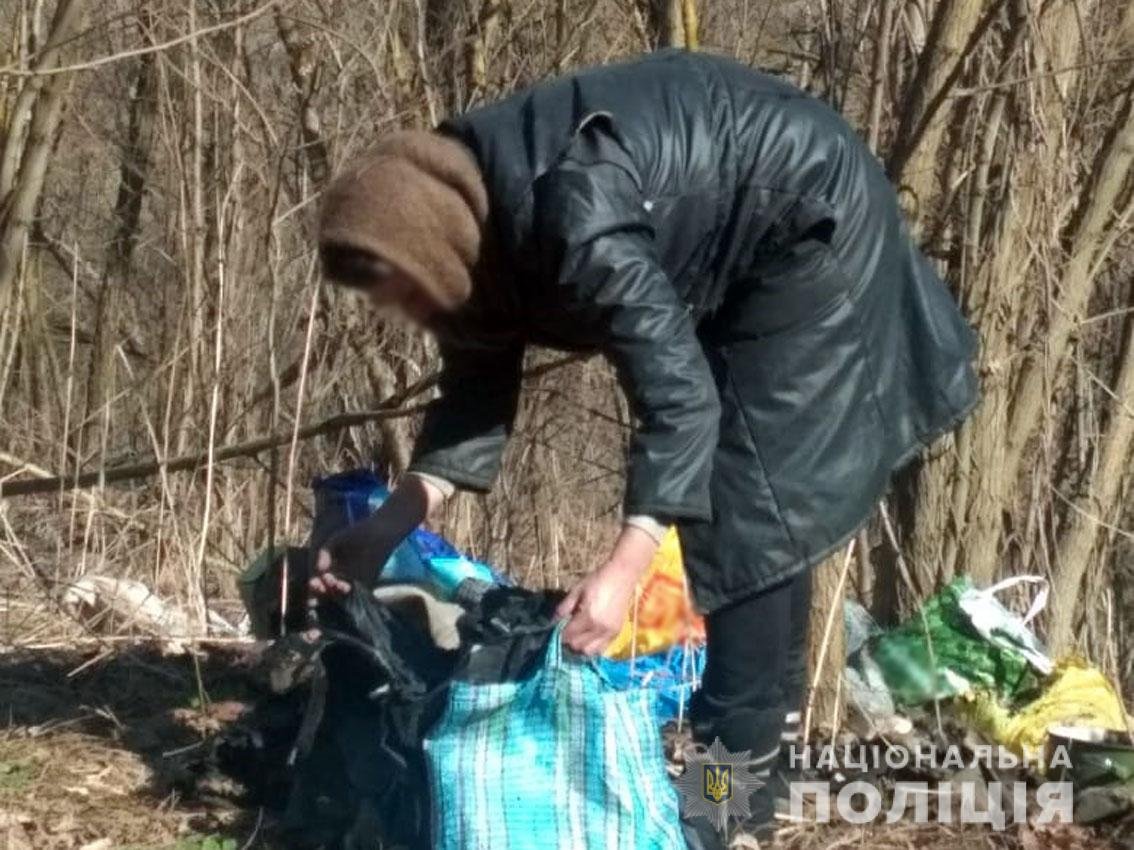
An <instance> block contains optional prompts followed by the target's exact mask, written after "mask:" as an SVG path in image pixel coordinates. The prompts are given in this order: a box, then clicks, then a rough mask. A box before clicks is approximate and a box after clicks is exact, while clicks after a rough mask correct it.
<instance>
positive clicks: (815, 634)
mask: <svg viewBox="0 0 1134 850" xmlns="http://www.w3.org/2000/svg"><path fill="white" fill-rule="evenodd" d="M856 548H857V547H856V545H855V543H853V542H852V543H851V544H850V545H849V546H847V547H846V548H845V549H843V550H840V551H839V552H837V553H835V554H833V555H832V556H831V557H829V558H828V559H827V560H826V561H824V562H823V563H822V564H820V565H819V566H817V567H816V568H815V569H814V570H813V571H812V575H811V626H810V630H809V631H810V634H809V636H808V641H807V659H808V665H807V669H808V679H809V683H810V687H809V688H808V693H807V705H806V708H805V710H804V712H803V729H804V736H805V737H807V738H809V737H810V734H811V731H812V730H817V729H828V730H830V731H832V732H835V731H837V730H838V729H839V727H840V726H841V725H842V722H843V712H844V709H845V700H844V698H843V692H842V678H843V668H844V667H845V666H846V636H845V631H844V628H843V602H844V600H845V599H846V589H847V581H848V578H849V575H850V567H851V562H852V560H853V556H854V552H855V549H856Z"/></svg>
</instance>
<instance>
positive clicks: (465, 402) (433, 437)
mask: <svg viewBox="0 0 1134 850" xmlns="http://www.w3.org/2000/svg"><path fill="white" fill-rule="evenodd" d="M440 348H441V380H440V384H439V386H440V390H441V394H440V396H439V397H438V398H437V399H435V400H434V401H432V402H431V403H430V404H429V407H428V408H427V409H426V412H425V419H424V422H423V423H422V428H421V433H420V434H419V435H418V438H417V442H416V443H415V445H414V451H413V458H412V460H411V462H410V467H409V470H408V471H409V472H419V473H424V474H426V475H433V476H437V477H438V478H443V479H445V480H446V481H450V482H452V483H453V484H455V485H457V486H459V487H464V488H466V489H469V490H478V491H486V490H488V489H489V488H490V487H491V486H492V482H493V481H494V480H495V478H496V475H497V473H498V472H499V471H500V458H501V455H502V454H503V452H504V446H505V444H506V443H507V441H508V436H509V435H510V434H511V432H512V421H513V420H514V419H515V416H516V405H517V402H518V400H519V394H520V380H521V374H522V367H523V356H524V349H523V344H522V342H519V341H514V342H506V343H504V342H502V343H496V344H486V345H482V346H462V345H457V344H455V343H452V342H445V341H442V342H441V343H440Z"/></svg>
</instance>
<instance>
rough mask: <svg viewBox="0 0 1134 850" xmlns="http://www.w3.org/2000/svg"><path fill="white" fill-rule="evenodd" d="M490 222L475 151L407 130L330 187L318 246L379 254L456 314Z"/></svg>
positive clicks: (433, 135) (466, 294) (385, 141)
mask: <svg viewBox="0 0 1134 850" xmlns="http://www.w3.org/2000/svg"><path fill="white" fill-rule="evenodd" d="M487 217H488V192H487V189H486V188H485V185H484V179H483V178H482V177H481V174H480V169H479V168H477V165H476V162H475V161H474V160H473V158H472V155H471V153H470V152H469V151H468V150H467V149H465V148H464V146H462V145H461V143H460V142H457V141H455V140H453V139H450V138H447V137H445V136H442V135H440V134H439V133H433V132H429V131H425V130H406V131H402V132H398V133H394V134H393V135H391V136H388V137H387V138H385V139H383V140H382V142H380V143H379V144H378V145H377V146H376V147H374V148H373V149H371V150H370V151H368V152H367V153H366V154H364V155H362V156H361V157H359V158H358V159H357V160H356V161H355V162H354V163H352V164H351V165H350V166H349V167H347V168H346V169H344V170H343V171H342V172H341V173H340V174H338V175H337V176H336V177H335V179H334V180H332V181H331V184H330V186H328V187H327V190H326V191H325V192H324V194H323V204H322V210H321V213H320V216H319V247H320V249H321V250H325V249H326V248H327V247H329V246H335V247H342V248H355V249H360V250H364V251H369V252H371V253H373V254H376V255H377V256H379V257H381V258H382V259H383V260H385V261H386V262H388V263H390V264H391V265H394V266H396V267H397V268H398V269H400V270H401V271H402V272H404V273H405V274H406V275H408V276H409V277H410V278H411V279H412V280H413V281H414V282H416V283H417V284H418V285H419V286H420V287H421V288H422V290H424V291H425V292H426V293H427V294H428V295H430V296H431V297H432V298H433V299H434V300H436V301H437V303H438V304H440V305H441V306H442V307H445V308H449V309H452V308H453V307H456V306H458V305H460V304H461V303H463V302H464V301H466V300H467V299H468V297H469V294H470V292H471V291H472V269H473V267H474V266H475V265H476V263H477V260H478V259H479V256H480V250H481V242H482V240H483V233H484V223H485V220H486V218H487Z"/></svg>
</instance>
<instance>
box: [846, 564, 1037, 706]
mask: <svg viewBox="0 0 1134 850" xmlns="http://www.w3.org/2000/svg"><path fill="white" fill-rule="evenodd" d="M974 593H980V591H978V590H977V589H976V588H975V587H974V586H973V584H972V582H971V581H969V579H968V578H966V577H964V576H962V577H959V578H956V579H954V580H953V581H952V582H950V583H949V584H948V585H947V586H946V587H945V588H943V589H942V590H941V592H940V593H938V594H937V595H936V596H933V597H932V598H931V599H929V601H928V602H926V603H925V605H923V606H922V608H921V610H920V611H919V612H918V613H917V614H915V615H914V616H913V617H911V618H910V619H909V620H907V621H906V622H904V623H902V624H901V625H900V626H898V627H897V628H894V629H891V630H890V631H888V632H885V633H883V634H881V635H878V636H877V637H875V638H873V639H872V640H871V642H870V644H869V645H868V651H869V653H870V656H871V658H873V659H874V661H875V662H876V663H877V664H878V666H879V667H880V668H881V670H882V674H883V676H884V678H885V680H886V685H887V687H888V688H889V689H890V692H891V693H892V694H893V696H894V700H895V702H897V703H898V704H900V705H906V706H914V705H922V704H924V703H927V702H932V701H933V700H935V699H947V698H949V697H954V696H958V695H960V694H963V693H969V692H973V691H984V692H988V693H991V694H995V695H996V696H997V697H998V698H999V699H1000V700H1002V701H1004V702H1005V703H1006V704H1009V705H1011V704H1014V703H1017V702H1019V701H1020V700H1022V699H1024V698H1026V697H1027V696H1028V695H1030V694H1032V693H1034V692H1035V691H1036V690H1037V688H1038V687H1039V684H1040V680H1039V677H1038V676H1037V675H1036V671H1035V670H1034V669H1033V667H1032V665H1031V664H1030V663H1029V661H1028V659H1027V658H1026V657H1025V653H1024V652H1023V651H1019V650H1017V649H1014V648H1012V646H1011V645H1010V642H1009V641H1008V640H1006V639H1002V638H999V637H998V639H997V640H995V641H993V640H989V639H988V638H986V637H985V636H982V635H981V634H980V632H978V631H977V630H976V629H975V628H974V627H973V623H972V619H971V617H970V615H969V613H968V612H967V611H966V610H965V607H964V605H963V603H964V600H965V599H966V597H967V596H968V595H970V594H974ZM1004 616H1005V618H1013V617H1015V615H1013V614H1011V613H1010V612H1008V611H1006V610H1005V612H1004ZM1016 619H1018V618H1016ZM1010 625H1012V626H1014V627H1015V628H1013V629H1006V630H1005V632H1006V633H1011V634H1021V633H1026V627H1024V626H1023V625H1022V623H1018V622H1017V623H1011V624H1010ZM1021 630H1023V631H1022V632H1021ZM1025 640H1026V638H1025ZM1033 646H1034V638H1033V643H1030V644H1028V645H1027V646H1025V645H1024V644H1023V643H1021V649H1027V650H1032V648H1033Z"/></svg>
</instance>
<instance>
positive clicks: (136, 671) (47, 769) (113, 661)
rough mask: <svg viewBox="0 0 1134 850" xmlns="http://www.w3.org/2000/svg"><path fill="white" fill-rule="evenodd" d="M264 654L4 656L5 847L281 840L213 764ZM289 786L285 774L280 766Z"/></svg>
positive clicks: (879, 842) (1046, 834)
mask: <svg viewBox="0 0 1134 850" xmlns="http://www.w3.org/2000/svg"><path fill="white" fill-rule="evenodd" d="M255 661H256V657H255V653H254V652H252V651H250V649H249V648H248V647H247V646H239V647H237V646H223V645H214V646H209V647H208V648H207V649H194V651H192V652H185V651H183V652H181V653H180V654H169V653H167V652H163V650H162V649H161V648H160V647H158V646H156V645H153V644H150V645H121V644H107V645H103V646H102V647H100V648H90V649H82V650H76V649H62V648H61V649H54V648H44V649H38V650H26V649H25V650H19V651H12V652H7V653H3V654H0V718H2V720H0V850H254V848H259V849H260V850H279V848H283V847H284V846H285V845H284V844H283V842H282V840H281V838H280V837H279V834H278V833H277V832H276V831H275V828H274V824H273V818H272V816H271V813H270V808H269V807H268V806H266V805H263V803H264V802H265V801H262V800H261V801H257V800H255V799H249V798H248V795H247V792H246V789H244V788H242V787H241V784H240V783H239V782H238V781H236V780H234V779H232V778H229V777H225V776H223V775H221V774H220V773H218V772H217V771H216V770H213V769H211V768H210V750H211V746H212V741H213V740H214V736H215V735H216V733H217V732H218V731H220V730H221V729H222V728H225V727H229V726H231V725H232V724H234V723H235V724H239V723H240V719H239V718H240V715H241V714H242V713H243V712H244V710H245V708H246V707H247V706H248V705H249V703H250V702H251V701H253V700H254V699H255V697H256V695H257V693H258V691H259V687H258V685H257V677H256V675H255V669H256V664H255ZM279 778H280V780H281V783H282V782H283V780H284V777H283V776H281V777H279ZM779 846H781V847H784V848H788V850H820V848H823V850H835V848H878V850H915V848H917V850H921V848H927V849H928V850H938V848H939V849H940V850H967V849H968V848H982V850H1001V848H1003V850H1047V848H1052V850H1102V848H1109V847H1115V846H1119V845H1118V844H1117V839H1116V836H1115V835H1114V834H1108V833H1106V832H1105V831H1094V832H1092V831H1088V830H1086V829H1082V828H1079V827H1058V828H1055V829H1053V830H1050V831H1043V832H1036V831H1033V830H1032V829H1031V828H1028V827H1023V828H1020V827H1014V828H1012V829H1010V830H1008V831H1005V832H1002V833H997V832H993V831H990V830H986V829H980V828H966V829H961V828H951V827H946V826H941V825H927V826H917V825H913V824H897V825H890V826H877V827H871V828H865V829H864V828H861V827H849V826H845V825H843V826H814V825H812V826H803V827H790V828H787V829H785V830H784V831H783V832H782V833H781V835H780V836H779Z"/></svg>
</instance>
